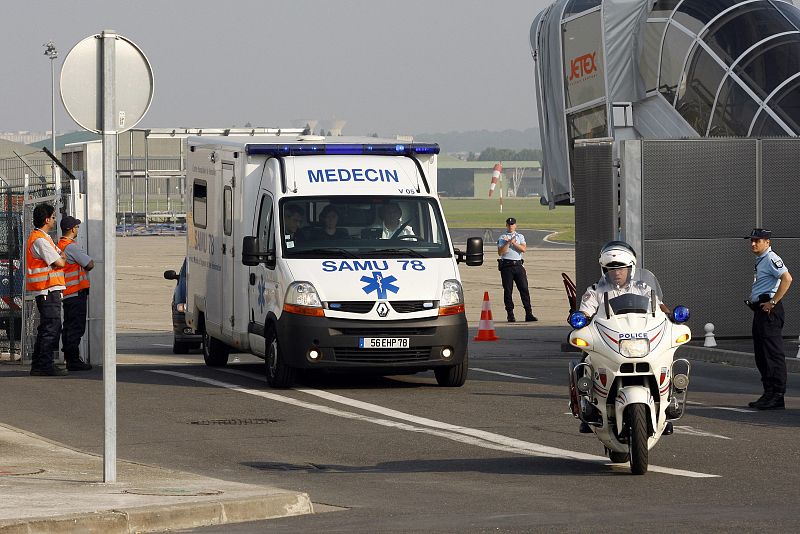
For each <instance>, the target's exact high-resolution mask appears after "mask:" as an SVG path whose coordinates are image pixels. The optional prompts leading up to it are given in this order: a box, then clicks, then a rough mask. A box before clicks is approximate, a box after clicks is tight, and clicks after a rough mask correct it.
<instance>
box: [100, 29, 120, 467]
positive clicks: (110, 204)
mask: <svg viewBox="0 0 800 534" xmlns="http://www.w3.org/2000/svg"><path fill="white" fill-rule="evenodd" d="M116 37H117V35H116V33H115V32H113V31H108V30H106V31H104V32H103V33H102V41H103V44H102V54H101V55H102V58H103V59H102V65H101V69H102V80H103V117H102V126H103V128H102V130H103V256H104V260H105V265H104V269H103V281H104V284H103V287H104V289H105V294H104V304H105V311H104V314H103V317H104V318H105V328H104V332H105V333H104V338H103V349H104V353H103V393H104V401H105V402H104V404H105V410H104V415H105V417H104V421H105V433H104V437H105V439H104V441H103V481H104V482H106V483H109V482H116V480H117V324H116V323H117V317H116V306H115V303H116V300H117V299H116V286H115V277H114V275H115V273H116V257H115V247H114V239H115V238H116V226H117V210H116V198H117V178H116V176H117V132H116V124H115V122H114V54H115V47H116Z"/></svg>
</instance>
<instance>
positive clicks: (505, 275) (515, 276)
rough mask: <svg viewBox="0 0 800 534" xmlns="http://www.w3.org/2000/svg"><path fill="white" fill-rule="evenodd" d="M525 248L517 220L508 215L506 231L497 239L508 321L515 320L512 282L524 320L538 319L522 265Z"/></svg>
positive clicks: (526, 275)
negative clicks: (515, 287) (515, 286)
mask: <svg viewBox="0 0 800 534" xmlns="http://www.w3.org/2000/svg"><path fill="white" fill-rule="evenodd" d="M526 248H527V245H526V244H525V236H524V235H522V234H521V233H519V232H517V220H516V219H515V218H514V217H509V218H508V219H506V232H505V233H504V234H503V235H501V236H500V239H499V240H498V241H497V254H498V255H499V256H500V259H499V260H498V262H499V265H498V267H499V269H500V279H501V280H502V282H503V303H504V304H505V307H506V313H507V314H508V322H509V323H513V322H514V321H516V318H515V317H514V300H513V299H512V290H513V289H514V284H517V290H518V291H519V297H520V299H521V300H522V307H523V308H525V321H527V322H531V321H538V319H537V318H536V317H535V316H534V315H533V309H532V308H531V295H530V292H529V291H528V273H527V272H526V271H525V267H523V265H522V264H523V263H524V260H523V259H522V255H523V254H524V253H525V249H526Z"/></svg>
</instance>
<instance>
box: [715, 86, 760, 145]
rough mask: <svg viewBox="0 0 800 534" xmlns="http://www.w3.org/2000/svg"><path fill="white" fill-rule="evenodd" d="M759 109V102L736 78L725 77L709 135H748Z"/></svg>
mask: <svg viewBox="0 0 800 534" xmlns="http://www.w3.org/2000/svg"><path fill="white" fill-rule="evenodd" d="M758 109H759V104H758V102H756V101H755V100H753V97H751V96H750V94H749V93H747V92H746V91H745V90H744V89H742V87H741V86H740V85H739V83H738V82H737V81H736V80H735V79H733V78H731V77H728V78H725V82H724V83H723V84H722V89H721V90H720V92H719V97H718V98H717V107H716V109H715V110H714V116H713V117H712V118H711V128H710V129H709V130H708V135H709V137H727V136H736V137H747V133H748V131H749V130H750V123H751V122H752V121H753V117H754V116H755V114H756V113H757V112H758Z"/></svg>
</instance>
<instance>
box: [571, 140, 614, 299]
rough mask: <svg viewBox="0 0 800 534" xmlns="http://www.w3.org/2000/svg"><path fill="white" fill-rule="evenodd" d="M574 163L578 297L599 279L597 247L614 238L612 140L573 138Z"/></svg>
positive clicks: (598, 249) (576, 281)
mask: <svg viewBox="0 0 800 534" xmlns="http://www.w3.org/2000/svg"><path fill="white" fill-rule="evenodd" d="M574 162H575V163H574V165H575V166H574V168H573V172H572V177H573V182H572V183H573V186H574V188H575V191H574V193H575V278H576V280H575V285H576V286H577V290H578V296H579V297H580V295H581V294H582V293H583V291H585V290H586V288H587V287H589V286H590V285H591V284H594V283H595V282H597V279H598V278H600V266H599V265H598V263H597V257H598V254H599V252H600V247H602V246H603V245H604V244H606V243H607V242H609V241H611V240H612V239H616V237H617V215H616V213H617V210H616V207H617V193H616V191H617V186H616V180H615V177H614V174H615V173H614V172H613V171H614V169H613V167H612V142H611V141H610V140H606V141H599V142H597V141H583V142H582V141H576V143H575V149H574Z"/></svg>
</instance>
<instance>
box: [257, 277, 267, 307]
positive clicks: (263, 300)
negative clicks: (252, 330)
mask: <svg viewBox="0 0 800 534" xmlns="http://www.w3.org/2000/svg"><path fill="white" fill-rule="evenodd" d="M266 288H267V286H266V284H264V275H263V274H262V275H261V279H260V280H259V281H258V307H259V309H260V310H261V313H262V314H263V313H264V306H265V305H266V304H267V298H266V297H265V296H264V290H265V289H266Z"/></svg>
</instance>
